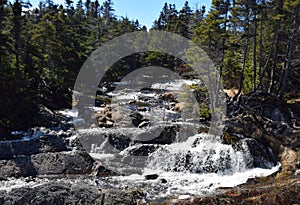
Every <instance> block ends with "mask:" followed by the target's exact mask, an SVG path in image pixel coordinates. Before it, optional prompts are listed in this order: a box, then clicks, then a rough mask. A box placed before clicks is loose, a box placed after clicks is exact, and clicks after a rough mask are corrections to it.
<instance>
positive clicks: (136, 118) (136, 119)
mask: <svg viewBox="0 0 300 205" xmlns="http://www.w3.org/2000/svg"><path fill="white" fill-rule="evenodd" d="M129 117H130V118H131V122H132V124H133V125H134V126H135V127H138V126H139V125H140V124H141V123H142V122H143V121H144V120H143V115H141V114H140V113H139V112H134V113H131V114H130V115H129Z"/></svg>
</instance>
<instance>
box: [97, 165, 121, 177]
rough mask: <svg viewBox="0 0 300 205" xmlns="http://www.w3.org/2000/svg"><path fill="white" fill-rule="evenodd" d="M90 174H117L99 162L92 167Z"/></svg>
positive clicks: (106, 175)
mask: <svg viewBox="0 0 300 205" xmlns="http://www.w3.org/2000/svg"><path fill="white" fill-rule="evenodd" d="M92 175H93V176H97V177H108V176H113V175H117V174H116V173H115V172H113V171H111V170H109V169H107V168H105V167H104V166H102V165H101V164H96V165H95V166H94V168H93V172H92Z"/></svg>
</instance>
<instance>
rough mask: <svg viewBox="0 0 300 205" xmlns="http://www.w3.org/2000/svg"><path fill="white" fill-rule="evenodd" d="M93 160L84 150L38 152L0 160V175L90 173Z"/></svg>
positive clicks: (25, 175) (24, 175)
mask: <svg viewBox="0 0 300 205" xmlns="http://www.w3.org/2000/svg"><path fill="white" fill-rule="evenodd" d="M93 164H94V160H93V159H92V158H91V157H90V156H89V155H88V154H87V153H85V152H54V153H50V152H49V153H39V154H35V155H31V156H19V157H15V158H12V159H9V160H0V166H1V171H0V177H2V178H7V177H27V176H36V175H58V174H87V173H91V171H92V167H93Z"/></svg>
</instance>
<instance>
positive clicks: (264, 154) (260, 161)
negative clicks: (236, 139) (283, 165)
mask: <svg viewBox="0 0 300 205" xmlns="http://www.w3.org/2000/svg"><path fill="white" fill-rule="evenodd" d="M242 141H245V142H246V143H247V146H248V149H249V152H250V154H251V156H252V162H251V163H249V166H250V167H251V166H253V167H260V168H264V169H271V168H272V167H274V166H276V164H277V163H278V158H277V157H276V156H275V154H273V152H272V150H271V149H270V148H269V147H267V146H264V145H263V144H261V143H259V142H257V141H256V140H255V139H243V140H242Z"/></svg>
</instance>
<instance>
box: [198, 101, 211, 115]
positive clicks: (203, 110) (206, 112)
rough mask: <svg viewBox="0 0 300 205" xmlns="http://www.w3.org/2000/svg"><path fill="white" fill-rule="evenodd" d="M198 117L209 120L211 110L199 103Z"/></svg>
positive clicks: (204, 104)
mask: <svg viewBox="0 0 300 205" xmlns="http://www.w3.org/2000/svg"><path fill="white" fill-rule="evenodd" d="M199 116H200V118H204V119H210V117H211V109H210V108H209V106H208V105H207V104H206V103H204V102H203V103H201V104H200V106H199Z"/></svg>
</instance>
